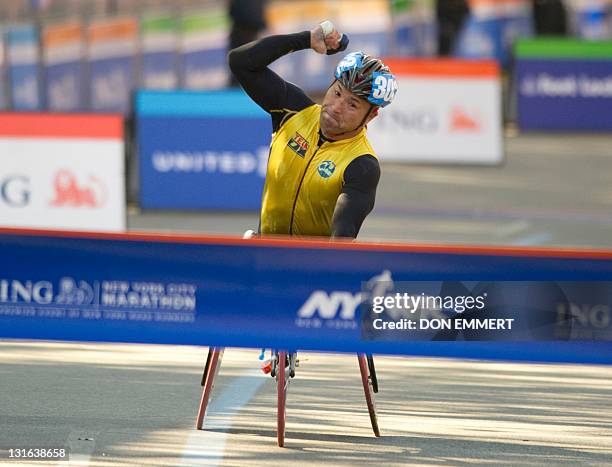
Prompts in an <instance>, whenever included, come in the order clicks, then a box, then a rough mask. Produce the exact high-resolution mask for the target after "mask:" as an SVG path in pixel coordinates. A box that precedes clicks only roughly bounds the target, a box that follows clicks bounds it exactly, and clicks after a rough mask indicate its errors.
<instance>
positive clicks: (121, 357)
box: [0, 342, 612, 466]
mask: <svg viewBox="0 0 612 467" xmlns="http://www.w3.org/2000/svg"><path fill="white" fill-rule="evenodd" d="M205 353H206V352H205V349H203V348H198V347H166V346H151V345H110V344H95V345H94V344H64V343H32V342H20V343H17V342H2V343H0V354H1V355H2V358H1V360H0V394H2V399H3V404H2V405H1V407H0V446H1V447H3V448H8V447H12V446H24V447H28V446H29V447H35V446H41V445H42V446H65V445H66V446H69V448H70V450H71V459H72V460H71V462H69V463H66V462H62V463H45V462H36V463H32V464H31V465H82V466H86V465H90V466H148V465H155V466H173V465H228V466H260V465H265V464H269V463H275V464H278V465H321V466H323V465H325V466H327V465H365V464H369V465H371V464H373V463H377V464H379V465H385V466H387V465H388V466H396V465H397V466H400V465H474V464H476V465H479V464H480V465H483V464H486V465H491V464H501V465H512V466H514V465H529V466H539V465H544V464H547V465H609V464H610V463H612V404H610V400H612V368H611V367H606V366H586V365H585V366H577V365H542V364H540V365H538V364H524V363H522V364H514V363H499V362H498V363H491V362H478V361H458V360H445V359H424V358H394V357H381V358H377V360H376V363H377V370H378V373H379V375H380V385H381V389H380V392H379V393H378V397H377V404H378V411H379V423H380V426H381V431H382V437H381V438H375V437H374V436H373V434H372V430H371V428H370V422H369V418H368V414H367V410H366V405H365V400H364V396H363V389H362V386H361V381H360V378H359V370H358V366H357V359H356V357H355V356H354V355H330V354H318V353H303V354H300V367H299V368H298V369H297V375H296V378H295V379H294V380H293V381H292V383H291V385H290V387H289V394H288V402H287V439H286V447H285V448H278V447H277V446H276V401H275V398H276V389H275V384H274V381H273V380H272V378H271V377H270V376H266V375H264V374H263V373H262V372H261V371H260V370H259V369H258V367H259V362H258V360H257V356H258V351H256V350H237V349H229V350H227V351H226V353H225V356H224V359H223V365H222V367H221V371H220V374H219V380H218V382H217V384H216V386H215V388H214V394H213V396H214V397H213V402H212V404H211V406H210V409H209V412H208V415H207V418H206V419H205V425H204V427H205V430H203V431H197V430H195V429H194V423H195V415H196V411H197V407H198V403H199V395H200V391H201V388H200V385H199V382H200V377H201V371H202V368H203V364H204V357H205ZM2 455H4V456H5V457H6V455H7V454H6V451H4V452H2ZM0 465H23V464H21V463H17V462H15V461H8V460H7V459H6V458H4V459H3V458H0Z"/></svg>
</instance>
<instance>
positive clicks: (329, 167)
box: [317, 161, 336, 178]
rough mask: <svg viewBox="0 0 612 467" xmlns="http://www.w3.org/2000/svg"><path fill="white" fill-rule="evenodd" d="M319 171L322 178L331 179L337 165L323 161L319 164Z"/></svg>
mask: <svg viewBox="0 0 612 467" xmlns="http://www.w3.org/2000/svg"><path fill="white" fill-rule="evenodd" d="M317 171H318V172H319V175H320V176H321V177H323V178H329V177H331V176H332V175H333V174H334V172H335V171H336V164H334V163H333V162H332V161H323V162H321V163H320V164H319V167H317Z"/></svg>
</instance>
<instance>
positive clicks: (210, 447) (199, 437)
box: [181, 367, 276, 466]
mask: <svg viewBox="0 0 612 467" xmlns="http://www.w3.org/2000/svg"><path fill="white" fill-rule="evenodd" d="M221 371H223V367H221ZM218 377H219V376H217V378H218ZM265 382H269V383H272V378H270V376H269V375H264V374H263V373H262V372H261V370H260V369H255V368H253V369H251V370H249V371H246V372H245V375H244V376H240V377H238V378H236V379H234V380H233V381H232V382H231V383H230V384H229V385H228V386H226V387H224V388H223V392H220V391H217V392H215V391H216V390H220V389H221V388H219V387H218V385H217V387H214V388H213V393H212V397H211V400H210V402H209V405H208V408H207V410H206V418H205V419H204V426H203V428H204V430H202V431H199V430H196V429H195V428H193V430H192V432H191V433H190V435H189V437H188V438H187V442H186V443H185V445H184V447H183V454H182V458H181V465H198V466H201V465H207V466H211V465H219V464H220V462H221V461H222V460H223V452H224V450H225V441H226V439H227V431H225V430H227V429H228V428H230V427H231V420H232V418H233V417H234V416H235V415H236V414H238V413H239V412H240V411H241V410H242V408H243V407H244V406H245V405H246V404H248V402H249V401H250V400H251V399H252V398H253V396H254V395H255V393H256V392H257V390H258V389H259V388H260V387H261V385H262V384H264V383H265ZM275 387H276V386H275ZM216 413H218V414H223V420H219V419H218V418H216V417H214V415H215V414H216ZM207 429H209V430H215V431H209V430H207Z"/></svg>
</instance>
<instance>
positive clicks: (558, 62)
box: [516, 39, 612, 131]
mask: <svg viewBox="0 0 612 467" xmlns="http://www.w3.org/2000/svg"><path fill="white" fill-rule="evenodd" d="M516 55H517V65H516V82H517V91H518V122H519V127H520V128H521V129H522V130H580V131H610V130H611V129H612V115H611V114H610V111H609V109H610V108H611V106H612V42H583V41H577V40H572V39H567V40H564V39H540V40H529V41H521V42H519V43H518V44H517V47H516Z"/></svg>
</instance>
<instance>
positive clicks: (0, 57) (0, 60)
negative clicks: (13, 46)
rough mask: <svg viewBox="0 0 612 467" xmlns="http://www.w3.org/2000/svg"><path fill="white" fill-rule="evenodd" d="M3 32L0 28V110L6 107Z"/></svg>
mask: <svg viewBox="0 0 612 467" xmlns="http://www.w3.org/2000/svg"><path fill="white" fill-rule="evenodd" d="M7 85H8V81H7V76H6V49H5V31H4V30H3V29H2V27H1V26H0V110H4V109H6V108H7V107H8V95H7Z"/></svg>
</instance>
